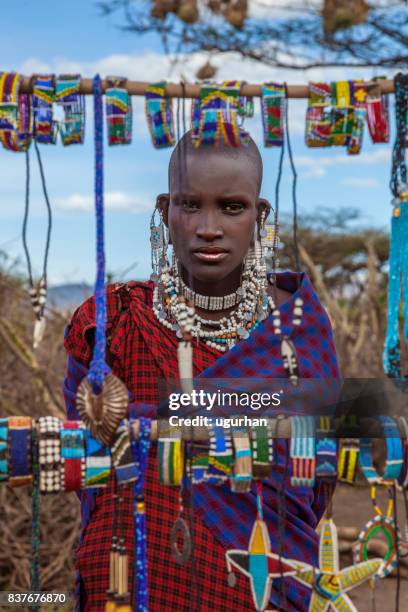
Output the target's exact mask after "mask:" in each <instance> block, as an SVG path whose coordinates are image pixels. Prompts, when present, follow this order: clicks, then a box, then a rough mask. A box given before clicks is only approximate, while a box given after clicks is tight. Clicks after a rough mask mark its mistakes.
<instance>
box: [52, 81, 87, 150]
mask: <svg viewBox="0 0 408 612" xmlns="http://www.w3.org/2000/svg"><path fill="white" fill-rule="evenodd" d="M80 85H81V76H80V75H79V74H75V75H60V76H59V77H58V79H57V81H56V84H55V100H56V102H57V104H59V105H60V106H62V108H63V110H64V120H63V121H62V122H61V123H60V133H61V140H62V144H63V145H64V146H68V145H71V144H82V143H83V142H84V135H85V97H84V96H83V95H81V94H80V93H79V91H80Z"/></svg>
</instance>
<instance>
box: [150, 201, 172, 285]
mask: <svg viewBox="0 0 408 612" xmlns="http://www.w3.org/2000/svg"><path fill="white" fill-rule="evenodd" d="M157 214H158V215H159V219H158V220H157ZM168 245H169V236H168V230H167V228H166V226H165V225H164V221H163V214H162V213H161V211H160V210H159V209H158V208H157V206H156V207H155V209H154V211H153V214H152V217H151V220H150V246H151V261H152V274H151V275H150V280H152V281H154V282H156V283H157V281H158V280H159V277H160V275H161V273H162V270H163V268H165V267H168V265H169V262H168V257H167V248H168Z"/></svg>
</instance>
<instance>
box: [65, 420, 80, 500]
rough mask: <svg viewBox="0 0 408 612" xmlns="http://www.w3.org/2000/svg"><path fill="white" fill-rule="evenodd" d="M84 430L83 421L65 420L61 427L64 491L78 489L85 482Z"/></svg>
mask: <svg viewBox="0 0 408 612" xmlns="http://www.w3.org/2000/svg"><path fill="white" fill-rule="evenodd" d="M84 430H85V425H84V424H83V423H82V422H81V421H65V422H64V423H63V424H62V427H61V431H60V440H61V488H62V489H63V490H64V491H78V489H81V488H82V487H83V486H84V484H85V467H86V463H85V431H84Z"/></svg>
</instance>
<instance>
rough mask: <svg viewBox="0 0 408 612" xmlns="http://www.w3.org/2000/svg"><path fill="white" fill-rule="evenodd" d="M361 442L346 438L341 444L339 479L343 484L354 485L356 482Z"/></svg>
mask: <svg viewBox="0 0 408 612" xmlns="http://www.w3.org/2000/svg"><path fill="white" fill-rule="evenodd" d="M359 453H360V440H358V439H357V438H355V439H354V438H344V439H343V440H342V441H341V443H340V453H339V462H338V478H339V480H342V481H343V482H348V483H350V484H353V483H354V482H355V480H356V474H357V464H358V455H359Z"/></svg>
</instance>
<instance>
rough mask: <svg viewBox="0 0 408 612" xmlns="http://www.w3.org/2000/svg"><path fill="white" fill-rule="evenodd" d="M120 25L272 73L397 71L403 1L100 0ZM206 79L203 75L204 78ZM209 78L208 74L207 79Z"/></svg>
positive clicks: (404, 27) (405, 23)
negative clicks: (342, 68)
mask: <svg viewBox="0 0 408 612" xmlns="http://www.w3.org/2000/svg"><path fill="white" fill-rule="evenodd" d="M98 4H99V6H100V7H101V9H102V12H103V14H105V15H107V14H112V13H121V16H122V19H123V24H122V27H123V28H124V29H126V30H128V31H132V32H135V33H137V34H138V35H143V34H148V33H152V32H154V33H157V34H158V35H159V37H160V40H161V42H162V45H163V49H164V50H165V51H166V52H171V53H192V52H197V51H208V52H211V53H225V52H236V53H239V54H240V55H241V56H243V57H245V58H251V59H253V60H256V61H259V62H262V63H263V64H266V65H269V66H275V67H279V68H292V69H306V68H313V67H323V66H344V65H347V66H356V67H365V66H383V67H399V66H403V65H404V64H406V63H407V61H408V5H407V2H406V0H405V1H401V0H279V1H278V0H100V1H99V2H98ZM205 76H207V75H204V77H205ZM211 76H213V75H211V74H209V75H208V78H210V77H211Z"/></svg>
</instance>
